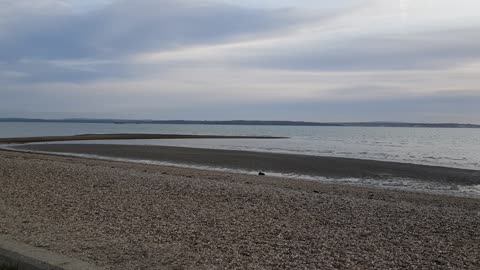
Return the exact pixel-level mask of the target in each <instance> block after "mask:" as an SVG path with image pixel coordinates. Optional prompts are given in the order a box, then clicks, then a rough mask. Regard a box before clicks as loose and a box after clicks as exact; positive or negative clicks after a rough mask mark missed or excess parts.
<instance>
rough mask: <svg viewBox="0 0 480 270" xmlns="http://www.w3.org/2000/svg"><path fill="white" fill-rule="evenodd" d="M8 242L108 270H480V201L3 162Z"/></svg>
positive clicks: (50, 159) (94, 165) (45, 161)
mask: <svg viewBox="0 0 480 270" xmlns="http://www.w3.org/2000/svg"><path fill="white" fill-rule="evenodd" d="M0 234H6V235H9V236H11V237H12V238H14V239H16V240H18V241H22V242H25V243H28V244H31V245H34V246H38V247H42V248H45V249H48V250H52V251H55V252H59V253H63V254H65V255H67V256H70V257H74V258H78V259H81V260H85V261H88V262H91V263H94V264H97V265H98V266H101V267H105V268H106V269H120V270H121V269H129V270H130V269H480V200H479V199H472V198H457V197H449V196H442V195H431V194H420V193H408V192H400V191H387V190H380V189H368V188H359V187H350V186H343V185H327V184H321V183H317V182H312V181H301V180H291V179H280V178H272V177H268V176H253V175H241V174H229V173H222V172H212V171H201V170H194V169H185V168H174V167H165V166H154V165H143V164H134V163H124V162H112V161H99V160H91V159H90V160H89V159H80V158H70V157H58V156H48V155H40V154H26V153H15V152H7V151H0Z"/></svg>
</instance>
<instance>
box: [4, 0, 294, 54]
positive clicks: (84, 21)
mask: <svg viewBox="0 0 480 270" xmlns="http://www.w3.org/2000/svg"><path fill="white" fill-rule="evenodd" d="M14 11H15V10H14ZM297 19H298V18H297V17H296V16H295V15H293V14H292V12H291V11H290V10H287V9H283V10H264V9H250V8H246V7H236V6H232V5H226V4H219V3H213V2H205V3H203V4H200V3H198V2H195V1H173V0H161V1H157V0H140V1H119V2H114V3H113V4H111V5H108V6H106V7H104V8H102V9H100V10H96V11H93V12H89V13H84V14H74V13H70V14H64V13H59V12H54V13H53V14H48V13H45V12H41V13H33V14H29V16H25V17H23V16H22V17H20V18H17V20H16V21H15V22H14V23H10V24H8V25H9V27H8V28H7V29H6V30H4V33H2V35H0V41H1V43H0V59H3V60H9V61H14V60H17V59H20V58H33V59H64V58H91V57H111V56H118V55H123V54H128V53H132V52H139V51H143V50H152V49H155V50H157V49H162V48H163V49H168V48H174V47H182V46H189V45H196V44H205V43H210V42H218V41H221V40H225V39H230V38H238V37H240V36H243V35H252V34H258V33H260V32H267V31H270V30H272V29H278V28H282V27H285V26H287V25H289V24H292V23H294V22H295V21H297Z"/></svg>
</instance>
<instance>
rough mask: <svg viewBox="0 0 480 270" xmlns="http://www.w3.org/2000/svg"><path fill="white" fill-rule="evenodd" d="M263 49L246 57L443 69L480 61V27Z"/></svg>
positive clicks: (263, 62) (269, 62) (329, 65)
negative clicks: (263, 50)
mask: <svg viewBox="0 0 480 270" xmlns="http://www.w3.org/2000/svg"><path fill="white" fill-rule="evenodd" d="M257 53H258V54H254V55H252V57H248V58H243V59H242V60H241V63H242V64H243V65H252V63H254V65H258V66H261V67H267V68H283V69H301V70H341V71H358V70H408V69H437V68H445V67H452V66H455V65H462V64H465V63H469V62H474V61H478V60H479V59H480V29H479V28H471V29H452V30H448V31H436V32H426V33H411V34H407V33H405V34H399V35H375V36H374V35H370V36H363V37H362V36H361V37H355V38H348V39H336V40H329V41H317V42H311V43H308V44H297V46H295V47H293V48H285V47H281V46H279V47H277V48H275V49H272V50H269V51H265V52H257Z"/></svg>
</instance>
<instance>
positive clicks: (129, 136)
mask: <svg viewBox="0 0 480 270" xmlns="http://www.w3.org/2000/svg"><path fill="white" fill-rule="evenodd" d="M134 139H285V137H271V136H220V135H185V134H151V133H113V134H80V135H71V136H36V137H12V138H0V144H2V143H3V144H14V143H34V142H61V141H87V140H134Z"/></svg>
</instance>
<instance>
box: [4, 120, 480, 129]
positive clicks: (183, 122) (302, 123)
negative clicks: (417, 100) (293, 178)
mask: <svg viewBox="0 0 480 270" xmlns="http://www.w3.org/2000/svg"><path fill="white" fill-rule="evenodd" d="M15 122H17V123H82V124H119V125H121V124H153V125H155V124H157V125H158V124H171V125H236V126H242V125H253V126H316V127H421V128H480V125H477V124H468V123H467V124H464V123H413V122H388V121H382V122H305V121H257V120H229V121H198V120H125V119H35V118H0V123H15Z"/></svg>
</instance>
